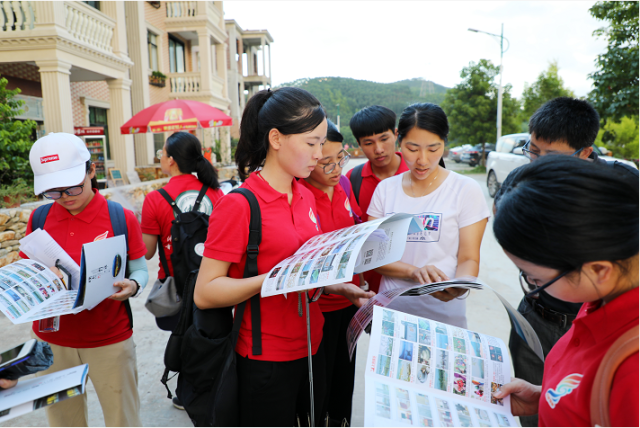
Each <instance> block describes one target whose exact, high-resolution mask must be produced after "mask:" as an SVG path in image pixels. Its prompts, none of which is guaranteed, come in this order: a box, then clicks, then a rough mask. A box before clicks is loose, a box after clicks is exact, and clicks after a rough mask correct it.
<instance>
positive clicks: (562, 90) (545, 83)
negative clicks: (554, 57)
mask: <svg viewBox="0 0 640 428" xmlns="http://www.w3.org/2000/svg"><path fill="white" fill-rule="evenodd" d="M558 97H575V95H574V93H573V91H571V90H570V89H568V88H566V87H565V86H564V81H563V80H562V78H561V77H560V76H559V75H558V63H557V61H552V62H550V63H549V67H548V68H547V69H546V70H545V71H543V72H542V73H540V74H539V75H538V79H537V80H536V81H535V82H533V84H531V85H529V84H527V83H525V84H524V91H523V92H522V107H523V109H522V116H521V118H522V120H523V121H527V122H529V118H530V117H531V116H532V115H533V113H535V111H536V110H538V109H539V108H540V107H541V106H542V105H543V104H544V103H546V102H547V101H550V100H552V99H554V98H558Z"/></svg>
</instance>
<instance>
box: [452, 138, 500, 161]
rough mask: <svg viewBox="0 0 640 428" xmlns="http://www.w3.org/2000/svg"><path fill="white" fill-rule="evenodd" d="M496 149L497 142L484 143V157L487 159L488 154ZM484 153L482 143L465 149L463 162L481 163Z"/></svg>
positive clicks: (462, 157)
mask: <svg viewBox="0 0 640 428" xmlns="http://www.w3.org/2000/svg"><path fill="white" fill-rule="evenodd" d="M495 149H496V145H495V144H491V143H484V158H485V159H487V155H488V154H489V153H490V152H492V151H494V150H495ZM481 154H482V144H476V145H475V146H473V147H471V148H470V149H469V150H465V151H464V152H463V153H462V156H461V159H460V160H461V162H464V163H468V164H469V166H476V165H478V164H479V163H480V156H481Z"/></svg>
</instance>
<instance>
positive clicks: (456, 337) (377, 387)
mask: <svg viewBox="0 0 640 428" xmlns="http://www.w3.org/2000/svg"><path fill="white" fill-rule="evenodd" d="M510 365H511V363H510V360H509V352H508V349H507V347H506V346H505V344H504V343H503V342H502V340H500V339H498V338H495V337H491V336H486V335H483V334H479V333H476V332H472V331H469V330H465V329H462V328H459V327H455V326H451V325H447V324H442V323H439V322H436V321H433V320H429V319H426V318H419V317H415V316H412V315H409V314H405V313H403V312H399V311H394V310H390V309H383V308H381V307H374V308H373V326H372V329H371V340H370V342H369V352H368V355H367V364H366V366H365V407H364V414H365V419H364V425H365V426H442V427H453V426H458V427H460V426H466V427H470V426H480V427H509V426H518V424H517V423H516V421H515V419H514V417H513V415H511V412H510V409H511V402H510V397H507V398H504V399H502V400H498V399H495V398H493V397H492V394H491V392H492V391H495V390H497V389H498V388H500V387H501V386H502V385H504V384H505V383H508V382H510V381H511V377H510V375H509V373H510V372H511V368H510Z"/></svg>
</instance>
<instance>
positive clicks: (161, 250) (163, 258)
mask: <svg viewBox="0 0 640 428" xmlns="http://www.w3.org/2000/svg"><path fill="white" fill-rule="evenodd" d="M158 256H159V257H160V263H162V269H163V270H164V277H165V278H168V277H169V263H167V255H166V254H165V252H164V247H163V246H162V236H160V235H158Z"/></svg>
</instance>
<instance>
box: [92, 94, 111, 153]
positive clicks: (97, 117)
mask: <svg viewBox="0 0 640 428" xmlns="http://www.w3.org/2000/svg"><path fill="white" fill-rule="evenodd" d="M89 126H102V127H104V136H105V151H106V158H105V159H109V160H110V159H111V147H110V146H109V127H108V126H107V109H106V108H100V107H89Z"/></svg>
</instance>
